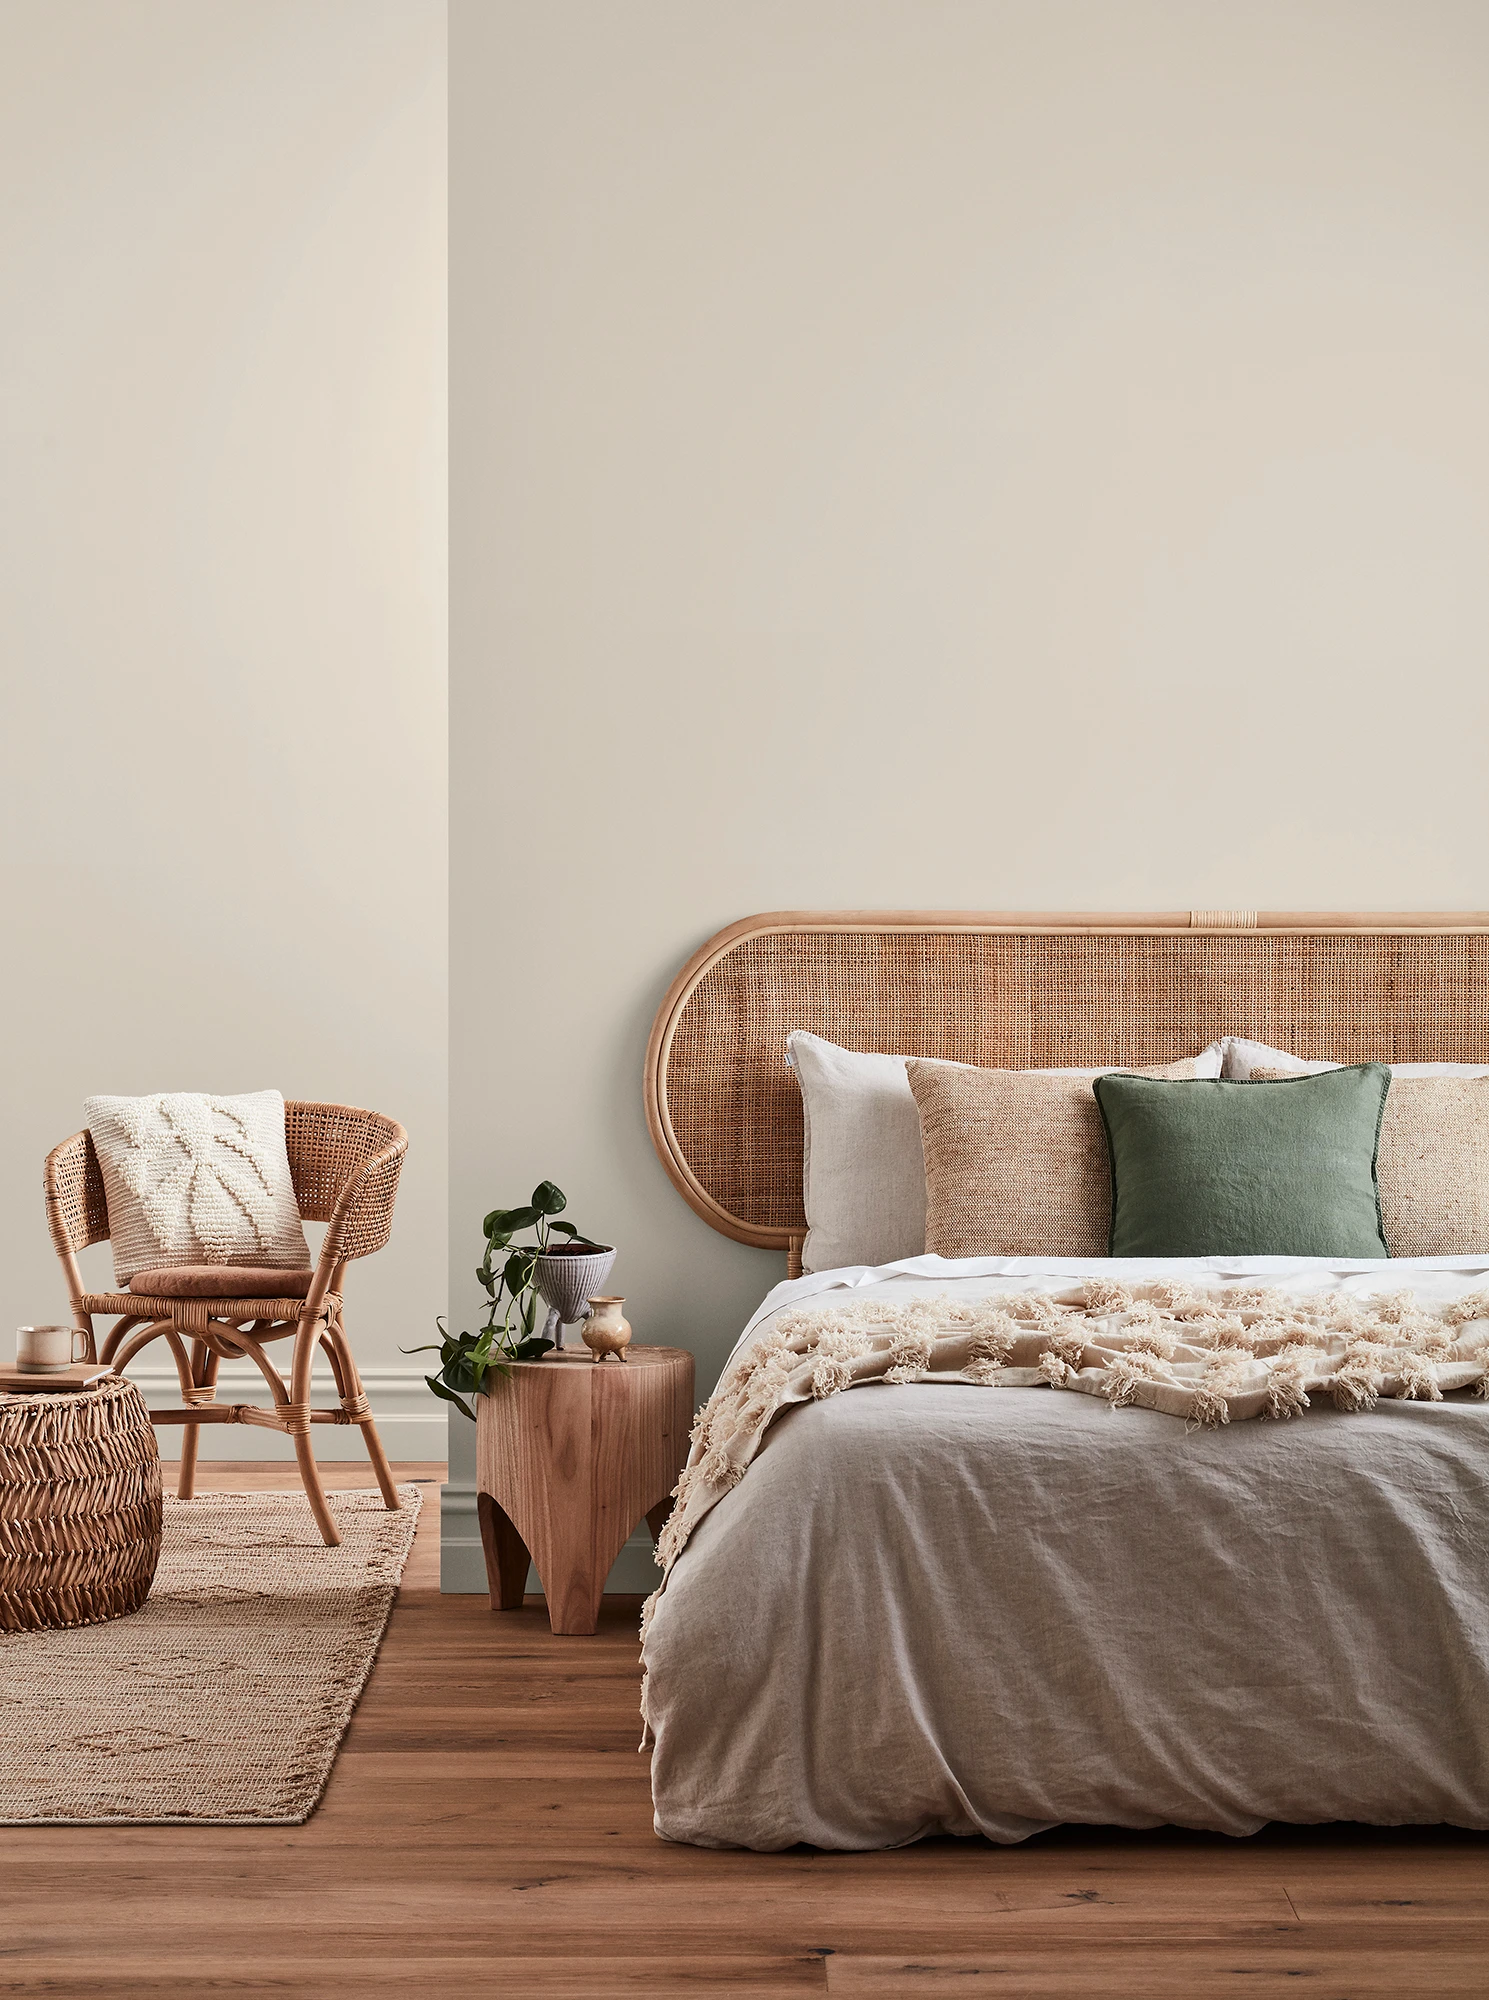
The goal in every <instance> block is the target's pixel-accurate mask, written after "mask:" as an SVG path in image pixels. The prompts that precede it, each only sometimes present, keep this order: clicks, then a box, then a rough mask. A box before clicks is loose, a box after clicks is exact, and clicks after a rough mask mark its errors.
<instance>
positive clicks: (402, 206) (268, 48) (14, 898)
mask: <svg viewBox="0 0 1489 2000" xmlns="http://www.w3.org/2000/svg"><path fill="white" fill-rule="evenodd" d="M444 36H445V17H444V8H443V6H442V5H440V4H438V0H129V4H127V5H120V4H117V0H7V4H6V5H5V6H4V8H3V9H0V270H3V272H4V310H3V312H0V455H3V467H4V471H3V481H0V506H3V520H0V604H3V607H4V610H3V625H0V647H3V657H4V728H3V737H4V758H5V773H4V783H3V805H4V812H5V840H6V844H5V905H6V918H7V937H8V946H9V949H8V953H7V962H6V966H5V976H4V981H3V998H4V1015H5V1027H6V1035H5V1041H6V1047H7V1050H8V1061H7V1064H6V1121H5V1122H6V1144H5V1146H4V1148H3V1149H0V1174H3V1194H0V1231H3V1263H4V1269H5V1271H6V1274H7V1277H8V1280H9V1290H8V1293H7V1301H6V1304H7V1310H8V1312H9V1316H10V1321H11V1323H12V1324H13V1323H15V1322H17V1321H19V1320H22V1319H38V1318H53V1317H65V1316H66V1310H65V1309H66V1296H65V1293H64V1292H62V1291H61V1289H60V1286H59V1280H58V1272H57V1267H56V1263H55V1259H54V1258H53V1255H52V1251H51V1247H50V1243H49V1240H48V1237H47V1233H46V1228H45V1223H44V1219H43V1212H42V1203H41V1162H42V1159H43V1156H44V1155H45V1153H46V1151H47V1150H48V1148H49V1147H50V1146H51V1145H52V1144H53V1143H54V1142H55V1141H56V1140H58V1139H60V1138H62V1137H63V1136H64V1135H65V1134H67V1133H69V1132H72V1131H75V1130H76V1129H77V1127H78V1126H79V1125H80V1124H81V1122H82V1118H81V1102H82V1099H83V1097H84V1096H85V1095H86V1094H87V1093H88V1092H90V1091H95V1090H115V1091H126V1092H130V1091H146V1090H160V1089H213V1090H224V1091H233V1090H244V1089H255V1088H262V1087H263V1086H265V1085H273V1086H275V1087H277V1088H279V1089H281V1090H283V1091H284V1093H285V1094H286V1095H287V1096H304V1097H326V1098H333V1099H343V1100H349V1101H351V1102H353V1103H364V1104H371V1105H373V1106H376V1107H377V1108H379V1109H381V1110H386V1111H388V1112H391V1113H393V1114H394V1115H396V1116H397V1117H399V1118H401V1119H402V1120H403V1122H404V1123H405V1124H406V1125H407V1126H408V1128H409V1130H410V1133H411V1135H412V1148H411V1151H410V1154H409V1160H408V1167H407V1171H406V1174H405V1178H404V1185H403V1191H402V1193H401V1195H400V1200H399V1214H398V1218H397V1227H396V1231H395V1235H394V1239H393V1242H392V1244H391V1246H390V1247H389V1249H388V1250H386V1251H385V1252H383V1253H382V1255H381V1256H379V1257H378V1258H376V1259H374V1260H373V1261H372V1262H370V1263H369V1264H367V1265H365V1266H362V1267H361V1268H356V1269H354V1273H353V1278H352V1281H351V1284H350V1285H349V1288H348V1320H349V1323H350V1324H351V1325H352V1328H353V1331H354V1334H355V1335H356V1337H357V1341H358V1347H359V1352H360V1354H361V1356H362V1357H364V1358H365V1359H366V1361H367V1362H368V1363H369V1387H370V1390H371V1393H372V1396H373V1400H374V1403H375V1405H376V1406H377V1407H378V1409H379V1411H380V1413H381V1415H382V1416H383V1418H384V1421H385V1436H386V1437H387V1440H388V1444H389V1448H390V1450H391V1451H392V1453H393V1455H394V1456H395V1457H397V1456H414V1455H419V1454H424V1455H433V1454H437V1452H438V1450H439V1446H440V1443H441V1441H442V1438H443V1424H442V1423H441V1422H440V1421H439V1418H438V1416H437V1415H436V1410H437V1406H436V1405H435V1404H434V1402H433V1399H432V1398H430V1397H429V1396H428V1393H427V1391H425V1390H424V1389H423V1388H422V1386H421V1384H420V1380H419V1372H420V1371H419V1364H418V1363H417V1362H412V1361H409V1360H407V1359H406V1358H405V1357H403V1356H401V1355H400V1354H399V1352H398V1349H399V1346H400V1344H401V1345H405V1346H406V1345H411V1344H412V1343H413V1341H414V1340H415V1339H416V1338H422V1337H424V1330H425V1329H427V1328H428V1326H429V1325H430V1322H431V1320H432V1316H433V1314H434V1313H435V1311H436V1310H438V1309H439V1307H440V1305H441V1303H442V1298H443V1291H444V1277H445V1271H444V1247H443V1246H444V1234H445V1213H446V1210H445V1174H446V1135H445V1126H446V1101H447V1098H446V1013H445V971H446V935H445V930H446V927H445V915H446V896H445V888H446V877H445V836H446V819H445V812H446V799H445V779H446V771H445V720H444V711H445V659H444V605H445V574H444V548H445V543H444V532H445V528H444V514H445V408H444V395H445V385H444V342H445V326H444V255H445V73H444V61H445V52H444ZM90 1260H91V1265H90V1268H91V1269H92V1271H93V1272H94V1273H95V1274H96V1278H97V1280H98V1281H102V1280H103V1278H104V1276H105V1274H106V1273H107V1271H108V1262H107V1253H106V1252H103V1251H95V1252H92V1253H90ZM162 1358H164V1357H163V1356H162ZM167 1365H168V1364H167ZM327 1436H330V1437H331V1438H332V1439H333V1441H334V1442H333V1445H332V1447H331V1448H332V1449H334V1445H335V1444H338V1443H339V1444H346V1443H347V1442H348V1440H347V1438H346V1435H345V1434H344V1433H340V1432H336V1433H320V1434H318V1439H317V1442H318V1443H320V1442H321V1440H322V1439H323V1438H325V1437H327ZM234 1441H239V1442H242V1443H243V1445H244V1447H245V1455H247V1456H251V1457H261V1456H264V1455H266V1453H267V1452H268V1451H270V1450H272V1449H273V1447H274V1445H275V1444H276V1443H277V1442H279V1441H278V1440H275V1439H273V1438H272V1437H271V1436H270V1435H269V1434H268V1433H265V1432H262V1431H255V1432H252V1433H243V1434H236V1433H232V1432H223V1433H218V1435H217V1437H216V1438H214V1440H213V1448H214V1450H215V1451H218V1452H222V1451H224V1450H226V1449H228V1448H230V1446H231V1444H232V1443H233V1442H234Z"/></svg>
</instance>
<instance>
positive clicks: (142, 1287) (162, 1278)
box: [129, 1264, 315, 1299]
mask: <svg viewBox="0 0 1489 2000" xmlns="http://www.w3.org/2000/svg"><path fill="white" fill-rule="evenodd" d="M314 1276H315V1273H314V1272H313V1271H287V1270H272V1269H269V1268H268V1267H266V1266H264V1265H262V1264H172V1265H169V1266H167V1267H165V1268H164V1269H161V1270H158V1271H136V1272H135V1274H134V1276H133V1277H132V1278H131V1279H130V1281H129V1289H130V1291H131V1292H133V1293H134V1294H135V1296H136V1297H137V1298H152V1299H303V1298H304V1296H305V1294H306V1293H307V1292H308V1291H309V1290H310V1281H311V1279H312V1278H313V1277H314Z"/></svg>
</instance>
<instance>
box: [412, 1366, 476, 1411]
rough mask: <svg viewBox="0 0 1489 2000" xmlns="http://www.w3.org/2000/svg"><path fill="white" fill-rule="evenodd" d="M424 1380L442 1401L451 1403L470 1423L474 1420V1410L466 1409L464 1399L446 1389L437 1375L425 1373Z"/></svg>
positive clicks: (451, 1390)
mask: <svg viewBox="0 0 1489 2000" xmlns="http://www.w3.org/2000/svg"><path fill="white" fill-rule="evenodd" d="M424 1380H425V1381H426V1382H427V1383H428V1384H429V1386H430V1388H431V1389H432V1390H433V1391H434V1393H435V1395H436V1396H438V1397H440V1398H441V1400H442V1401H444V1402H446V1403H453V1404H454V1405H455V1407H456V1409H457V1410H459V1411H460V1413H461V1415H462V1416H466V1417H469V1418H470V1420H471V1422H472V1423H474V1422H475V1421H476V1413H475V1411H474V1410H468V1409H467V1408H466V1406H465V1402H464V1400H463V1399H462V1398H461V1397H459V1396H457V1395H456V1394H455V1392H454V1390H453V1389H447V1388H446V1387H445V1385H444V1383H443V1382H441V1380H440V1379H439V1377H438V1375H426V1376H425V1377H424Z"/></svg>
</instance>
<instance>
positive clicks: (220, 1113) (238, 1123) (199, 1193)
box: [83, 1090, 312, 1285]
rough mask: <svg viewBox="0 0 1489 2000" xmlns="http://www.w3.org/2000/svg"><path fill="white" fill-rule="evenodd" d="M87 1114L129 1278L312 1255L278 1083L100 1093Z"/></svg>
mask: <svg viewBox="0 0 1489 2000" xmlns="http://www.w3.org/2000/svg"><path fill="white" fill-rule="evenodd" d="M83 1114H84V1116H85V1117H86V1118H87V1121H88V1130H89V1132H90V1133H91V1134H92V1136H93V1147H94V1151H95V1152H96V1153H97V1154H98V1164H99V1166H100V1167H101V1168H102V1170H103V1186H104V1194H105V1196H106V1198H107V1201H108V1208H109V1240H110V1242H111V1243H112V1245H113V1252H114V1276H115V1279H116V1280H117V1282H118V1283H119V1284H121V1285H127V1284H128V1283H129V1280H130V1278H131V1277H132V1276H133V1275H134V1273H135V1272H136V1271H145V1270H153V1269H159V1268H161V1267H162V1266H175V1265H179V1264H255V1265H272V1266H277V1267H284V1268H287V1269H290V1270H303V1269H304V1268H305V1267H306V1266H307V1265H309V1264H310V1263H311V1261H312V1259H311V1255H310V1246H309V1244H308V1243H307V1242H306V1241H305V1231H304V1229H303V1228H302V1227H301V1224H300V1210H299V1205H298V1204H297V1202H296V1200H295V1187H294V1182H293V1181H292V1180H291V1178H290V1163H289V1155H288V1153H287V1152H286V1151H285V1144H284V1099H283V1098H282V1097H281V1096H280V1094H279V1092H278V1091H277V1090H255V1091H250V1092H248V1093H246V1094H245V1095H244V1096H241V1097H209V1096H206V1095H205V1094H203V1093H200V1092H196V1091H166V1092H162V1093H161V1094H160V1095H159V1096H157V1097H90V1098H89V1099H88V1100H87V1102H86V1103H85V1104H84V1106H83Z"/></svg>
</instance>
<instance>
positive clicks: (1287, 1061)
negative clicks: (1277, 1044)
mask: <svg viewBox="0 0 1489 2000" xmlns="http://www.w3.org/2000/svg"><path fill="white" fill-rule="evenodd" d="M1219 1046H1220V1050H1221V1054H1222V1068H1221V1072H1220V1074H1221V1075H1222V1076H1225V1077H1230V1078H1232V1079H1236V1080H1239V1081H1241V1082H1244V1081H1245V1080H1246V1079H1247V1078H1248V1077H1251V1076H1257V1075H1260V1073H1261V1072H1262V1071H1263V1070H1266V1071H1268V1072H1271V1073H1275V1074H1276V1075H1277V1076H1279V1077H1281V1076H1317V1075H1318V1074H1319V1072H1320V1071H1321V1070H1326V1069H1342V1068H1343V1064H1342V1063H1336V1062H1317V1061H1314V1060H1313V1059H1312V1058H1308V1057H1304V1056H1295V1055H1291V1054H1289V1052H1288V1051H1287V1050H1286V1049H1274V1048H1271V1047H1270V1046H1269V1045H1268V1044H1267V1043H1266V1042H1249V1041H1247V1039H1246V1037H1245V1036H1244V1035H1226V1036H1225V1037H1224V1038H1223V1039H1222V1041H1221V1042H1220V1044H1219ZM1366 1060H1367V1058H1366V1057H1364V1056H1354V1057H1351V1061H1353V1062H1364V1061H1366ZM1369 1060H1373V1058H1369ZM1389 1067H1390V1071H1391V1075H1392V1077H1393V1078H1395V1077H1407V1076H1489V1064H1486V1063H1452V1062H1421V1063H1392V1064H1391V1065H1390V1066H1389Z"/></svg>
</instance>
